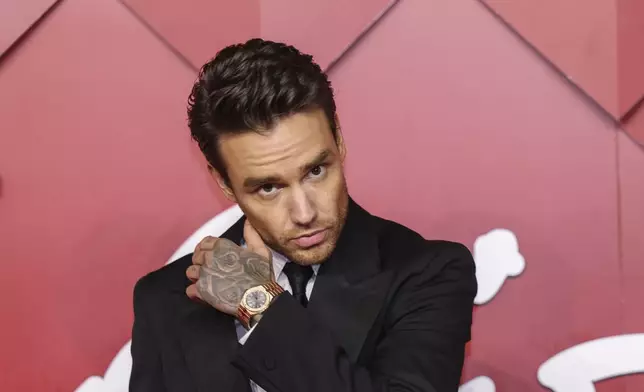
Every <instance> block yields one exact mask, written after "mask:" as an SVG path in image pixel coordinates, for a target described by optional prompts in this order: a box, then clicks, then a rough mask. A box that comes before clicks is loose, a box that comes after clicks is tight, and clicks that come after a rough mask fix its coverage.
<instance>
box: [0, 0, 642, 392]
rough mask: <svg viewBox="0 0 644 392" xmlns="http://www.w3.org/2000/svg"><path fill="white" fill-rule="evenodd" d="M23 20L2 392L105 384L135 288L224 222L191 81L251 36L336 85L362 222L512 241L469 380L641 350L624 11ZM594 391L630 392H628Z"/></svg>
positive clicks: (0, 223)
mask: <svg viewBox="0 0 644 392" xmlns="http://www.w3.org/2000/svg"><path fill="white" fill-rule="evenodd" d="M35 3H36V2H31V3H30V4H26V3H25V2H18V1H13V2H6V3H5V2H3V6H2V7H0V10H1V11H2V12H0V25H1V26H5V27H3V28H2V29H0V53H2V55H1V57H0V179H1V183H0V269H1V271H0V309H3V310H4V311H5V313H4V314H5V315H6V317H5V319H4V322H3V324H2V333H1V334H0V347H2V354H1V356H0V369H1V370H0V385H3V390H8V391H13V390H34V391H35V390H42V391H45V390H55V391H58V390H60V391H68V390H73V389H74V388H75V387H76V386H78V385H79V384H80V383H81V382H82V381H83V380H84V379H85V378H86V377H87V376H88V375H91V374H102V373H103V372H104V370H105V367H106V366H107V364H108V363H109V362H110V361H111V359H112V358H113V356H114V354H115V353H116V351H118V349H119V348H120V347H121V346H122V345H123V343H124V342H126V341H127V340H128V339H129V338H130V327H131V322H132V313H131V294H132V287H133V285H134V283H135V281H136V279H137V278H138V277H140V276H142V275H143V274H144V273H146V272H148V271H150V270H153V269H156V268H158V267H160V266H162V265H163V263H164V262H165V261H166V260H167V258H168V257H169V256H170V255H171V254H172V252H173V250H174V249H176V247H177V246H178V245H179V244H180V243H181V242H182V241H183V239H185V238H186V237H187V236H188V235H189V234H190V233H191V232H192V231H194V229H196V228H197V227H198V226H199V225H201V224H202V223H203V222H205V221H206V220H207V219H209V218H211V217H212V216H214V215H215V214H216V213H218V212H219V211H221V210H223V209H224V208H225V207H227V206H228V204H227V203H226V202H225V201H224V200H223V198H222V197H221V196H220V195H219V194H218V193H217V191H216V190H215V187H214V186H213V184H211V183H210V182H209V179H208V176H207V173H206V172H205V170H204V167H205V164H204V161H203V160H202V158H201V157H200V155H199V153H198V151H197V150H196V148H195V146H194V145H193V144H192V143H191V140H190V137H189V132H188V129H187V127H186V122H185V117H186V114H185V106H186V99H187V95H188V93H189V89H190V87H191V84H192V82H193V80H194V77H195V75H196V68H197V67H198V66H199V65H200V64H201V63H203V62H204V61H206V60H207V59H208V58H210V57H212V56H213V55H214V54H215V53H216V51H217V50H218V49H220V48H221V47H222V46H224V45H226V44H228V43H231V42H234V41H239V40H243V39H246V38H250V37H252V36H257V35H260V36H264V37H266V38H271V39H278V40H286V41H288V42H289V43H292V44H295V45H296V46H298V47H300V48H301V49H303V50H305V51H308V52H311V53H313V54H314V55H315V56H316V58H317V59H318V60H319V62H320V63H321V64H322V65H323V66H325V67H329V66H331V68H330V71H329V73H330V76H331V78H332V81H333V83H334V86H335V89H336V92H337V100H338V106H339V114H340V118H341V124H342V128H343V131H344V135H345V138H346V140H347V143H348V148H349V160H348V164H347V165H348V166H347V170H348V180H349V184H350V188H351V193H352V194H353V195H354V197H355V198H356V199H357V200H358V201H359V202H360V203H361V204H363V205H364V206H365V207H367V208H368V209H370V210H371V211H372V212H373V213H376V214H379V215H382V216H385V217H387V218H390V219H394V220H398V221H400V222H401V223H403V224H406V225H408V226H410V227H412V228H414V229H416V230H418V231H419V232H421V233H422V234H423V235H424V236H426V237H441V238H447V239H451V240H456V241H461V242H464V243H466V244H468V245H471V244H472V243H473V241H474V240H475V239H476V237H477V235H479V234H481V233H484V232H486V231H488V230H490V229H493V228H496V227H504V228H508V229H510V230H512V231H513V232H514V233H515V234H516V235H517V237H518V238H519V242H520V245H521V250H522V253H523V254H524V256H525V257H526V260H527V267H526V271H525V272H524V273H523V275H522V277H521V279H520V280H516V281H509V282H508V283H507V284H506V286H505V287H503V289H502V290H503V292H502V294H503V295H499V297H498V298H495V300H494V301H493V302H491V303H490V304H487V305H485V306H481V307H479V308H477V310H476V313H475V322H474V338H473V342H472V344H471V345H470V347H469V349H468V350H469V351H468V353H469V354H468V359H467V363H466V368H465V376H464V380H467V379H469V378H472V377H475V376H478V375H487V376H490V377H492V378H493V379H494V381H495V382H496V386H497V390H498V391H519V390H520V391H540V390H543V388H542V387H540V386H539V384H538V382H537V379H536V369H537V368H538V366H539V365H540V364H541V363H542V362H543V361H545V360H546V359H548V358H549V357H551V356H552V355H554V354H556V353H557V352H559V351H561V350H563V349H565V348H567V347H570V346H573V345H575V344H577V343H580V342H583V341H587V340H591V339H595V338H600V337H603V336H609V335H617V334H623V333H630V332H642V331H644V315H643V314H642V312H641V311H640V309H641V302H640V300H639V298H642V297H643V296H644V288H643V287H642V285H641V282H642V281H643V279H644V264H643V263H641V261H642V258H643V257H644V240H643V237H644V235H643V233H644V203H643V202H642V200H644V175H643V174H642V173H643V170H644V150H643V149H642V146H641V145H640V144H638V141H637V140H644V113H643V110H641V109H640V106H641V105H638V102H639V103H640V104H641V97H642V96H644V91H643V90H642V89H639V90H638V89H637V86H638V85H639V86H641V85H642V84H641V83H640V84H638V83H639V82H640V81H641V80H642V79H641V77H642V76H641V75H642V74H641V73H639V74H637V76H633V78H634V79H633V80H634V81H633V83H631V84H629V83H626V82H624V80H627V79H625V78H627V75H634V74H636V73H635V72H634V71H633V69H636V68H634V67H635V66H636V65H637V64H639V63H638V62H642V57H641V56H639V55H636V54H630V55H629V53H631V52H633V51H635V52H637V50H639V47H641V45H642V42H644V40H642V39H639V38H638V37H639V36H638V35H637V34H639V32H638V31H641V29H640V30H638V28H637V26H642V24H639V25H638V24H637V21H639V22H640V23H643V24H644V15H642V14H643V13H644V9H642V7H639V9H638V6H637V5H634V4H635V2H630V3H629V2H627V1H624V2H622V3H620V2H619V1H616V2H614V4H617V6H616V7H615V8H614V10H615V11H614V14H612V16H611V15H608V16H607V15H606V14H605V13H602V12H603V11H601V10H600V8H601V7H606V5H605V4H604V5H601V6H599V5H598V6H597V7H590V6H586V5H584V6H580V5H579V4H573V3H574V1H572V0H570V1H568V3H567V4H568V5H569V7H573V8H572V10H574V11H576V12H574V13H573V12H570V14H569V15H566V23H555V24H553V23H551V21H549V19H548V18H551V17H552V15H556V16H557V17H559V18H560V17H561V15H562V14H561V13H560V12H551V13H548V12H545V11H547V9H545V8H543V9H541V10H542V11H543V15H539V16H540V20H541V22H535V18H532V19H530V18H525V16H526V15H527V14H526V12H531V11H530V10H531V8H530V7H529V3H530V2H528V1H526V2H524V3H523V5H524V6H523V8H522V7H515V8H514V9H509V10H508V9H506V8H503V4H509V3H508V2H498V3H499V4H493V3H494V1H491V0H490V1H487V2H486V3H485V4H483V3H481V2H478V1H475V0H450V1H446V0H401V1H399V2H396V1H388V0H371V1H366V0H355V1H351V2H348V3H347V2H344V1H339V0H337V1H335V0H334V1H326V2H321V1H318V2H316V3H315V4H313V3H311V4H312V8H311V9H309V8H308V7H305V6H304V3H306V2H301V1H296V0H275V1H271V2H264V1H262V2H259V1H256V0H253V1H251V0H244V1H236V2H230V1H205V0H190V1H181V2H179V1H178V0H176V1H174V0H173V1H166V2H163V5H159V2H155V1H151V0H125V1H124V2H123V3H121V2H118V1H115V0H96V1H92V2H87V1H82V0H64V1H57V2H55V1H49V2H45V1H40V2H39V3H42V4H40V5H38V7H36V6H34V4H35ZM577 3H578V2H577ZM598 3H599V2H595V3H593V4H598ZM6 4H10V6H6ZM514 4H515V5H516V4H518V2H515V3H514ZM540 4H541V2H540ZM553 4H554V3H553ZM557 4H560V5H561V4H563V2H561V3H557ZM585 4H588V3H587V2H586V3H585ZM620 4H622V5H620ZM624 4H626V5H625V6H624ZM51 5H53V7H52V8H51V10H50V11H49V12H48V13H46V14H44V17H42V18H41V16H43V13H45V11H46V10H47V9H48V8H47V7H49V6H51ZM307 5H308V3H307ZM39 7H40V8H39ZM544 7H545V6H544ZM624 7H626V8H624ZM611 9H612V8H611ZM544 10H545V11H544ZM625 10H627V11H628V12H626V11H625ZM385 11H387V12H385ZM638 12H639V14H638ZM383 13H384V16H382V18H378V16H379V15H380V16H381V15H382V14H383ZM18 15H20V16H21V17H18ZM24 15H29V17H25V16H24ZM517 15H519V16H522V17H523V19H522V18H521V17H517ZM596 15H602V16H603V17H605V18H608V19H603V22H602V23H603V24H594V25H593V26H594V30H593V29H591V30H592V31H589V30H587V29H586V26H588V25H589V23H590V22H588V20H589V19H590V20H592V18H594V17H595V16H596ZM638 16H642V18H641V19H634V18H635V17H638ZM611 18H612V19H611ZM375 19H379V20H378V22H377V23H375V24H373V23H372V22H373V21H374V20H375ZM625 19H628V20H631V23H632V24H631V25H627V26H631V27H628V28H622V27H623V26H625V25H624V23H622V24H618V23H617V21H618V20H625ZM25 20H26V21H27V22H25ZM525 20H529V21H530V23H531V24H530V25H527V24H525V23H523V22H522V21H525ZM633 20H635V22H632V21H633ZM36 21H38V23H35V22H36ZM553 26H555V27H553ZM556 26H559V27H556ZM561 26H564V27H561ZM566 26H568V27H566ZM570 26H572V27H570ZM632 26H635V27H632ZM557 28H559V29H560V33H561V36H562V37H564V36H566V34H568V35H571V34H576V35H575V36H576V37H578V38H579V40H578V41H576V40H574V39H573V40H570V39H563V38H562V41H558V40H557V39H556V37H553V34H554V33H553V30H556V29H557ZM629 29H630V30H629ZM557 31H559V30H557ZM629 31H630V32H631V33H629ZM16 32H19V33H16ZM21 33H25V34H23V35H22V36H20V34H21ZM603 33H606V34H608V36H607V35H606V34H603ZM629 34H630V35H629ZM633 34H635V35H633ZM5 42H6V44H5ZM557 42H566V45H567V47H573V48H579V47H578V46H576V44H575V42H579V45H582V46H583V45H586V46H583V47H581V48H579V50H576V51H574V50H573V51H563V52H557V51H553V49H552V48H553V47H556V43H557ZM553 45H554V46H553ZM593 45H594V46H593ZM611 45H612V46H611ZM638 45H639V47H638ZM584 48H585V49H584ZM588 48H590V49H588ZM593 48H599V49H596V50H595V51H593ZM637 53H643V52H637ZM575 56H577V57H575ZM584 56H586V57H584ZM588 56H590V57H588ZM592 56H599V58H601V62H600V63H598V62H592V61H588V60H590V59H592V58H593V57H592ZM582 60H583V61H582ZM602 64H603V65H602ZM639 69H641V68H639ZM564 76H569V78H567V77H564ZM637 78H640V79H637ZM577 80H579V83H575V82H576V81H577ZM571 81H572V83H571ZM627 81H628V80H627ZM623 86H627V88H626V87H623ZM634 86H635V87H634ZM625 102H627V103H628V104H627V103H625ZM597 387H598V390H600V391H629V392H635V391H641V390H643V389H644V377H643V376H627V377H622V378H618V379H614V380H610V381H605V382H601V383H599V384H598V386H597Z"/></svg>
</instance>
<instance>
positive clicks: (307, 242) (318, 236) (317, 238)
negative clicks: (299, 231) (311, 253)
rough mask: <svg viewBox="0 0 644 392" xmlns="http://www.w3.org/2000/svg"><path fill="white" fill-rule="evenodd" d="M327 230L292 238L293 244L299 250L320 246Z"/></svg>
mask: <svg viewBox="0 0 644 392" xmlns="http://www.w3.org/2000/svg"><path fill="white" fill-rule="evenodd" d="M328 232H329V229H320V230H316V231H312V232H310V233H307V234H304V235H301V236H299V237H295V238H293V240H292V241H293V242H295V244H296V245H297V246H299V247H300V248H312V247H314V246H316V245H319V244H321V243H322V242H324V240H325V239H326V236H327V234H328Z"/></svg>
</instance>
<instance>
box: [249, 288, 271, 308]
mask: <svg viewBox="0 0 644 392" xmlns="http://www.w3.org/2000/svg"><path fill="white" fill-rule="evenodd" d="M267 300H268V298H267V297H266V293H265V292H263V291H262V290H256V291H252V292H250V293H248V295H247V296H246V306H248V308H250V309H260V308H261V307H262V306H264V305H265V304H266V301H267Z"/></svg>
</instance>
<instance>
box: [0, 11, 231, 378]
mask: <svg viewBox="0 0 644 392" xmlns="http://www.w3.org/2000/svg"><path fill="white" fill-rule="evenodd" d="M193 78H194V73H193V71H192V70H190V69H188V68H186V67H185V66H184V65H183V64H182V63H181V62H180V61H178V60H177V59H176V57H175V56H174V55H173V54H172V53H171V52H169V51H168V50H167V49H166V48H164V47H163V45H162V44H161V43H160V42H159V41H158V40H157V39H156V38H155V37H154V36H152V35H151V34H150V33H149V32H148V31H147V30H146V29H145V27H144V26H142V25H141V24H140V23H139V22H138V21H137V20H136V19H135V18H133V17H132V15H130V13H129V12H127V10H126V9H125V8H124V7H123V6H122V5H121V4H119V3H118V2H115V1H111V0H96V1H92V2H87V1H83V0H68V1H65V2H64V3H62V4H61V5H60V6H59V7H57V8H56V10H55V11H54V12H52V14H51V15H49V17H48V18H47V19H46V20H45V21H43V23H42V24H40V25H39V26H38V28H37V29H36V31H34V32H33V34H31V35H30V36H29V38H28V39H26V40H25V41H24V42H23V43H22V44H21V46H20V47H18V48H17V50H15V51H13V52H12V53H11V56H9V57H8V58H5V60H4V61H3V63H2V67H0V129H2V132H0V168H2V169H1V172H0V176H2V180H3V191H2V196H1V199H0V217H1V219H0V238H4V239H5V240H2V241H0V259H1V261H2V273H0V290H1V293H0V308H2V309H3V310H4V311H5V312H8V314H9V315H11V316H10V317H9V318H8V319H5V321H4V322H3V327H2V332H3V333H2V334H0V347H2V355H1V356H0V369H2V371H1V372H0V385H2V388H1V389H2V390H4V391H52V390H58V391H71V390H73V389H74V388H75V387H77V386H78V385H79V384H80V382H81V381H82V380H83V379H85V377H87V376H88V375H90V374H103V372H104V371H105V368H106V366H107V364H108V363H109V361H110V360H111V359H112V358H113V356H114V354H115V353H116V352H117V350H118V349H119V348H120V347H121V346H122V345H123V343H124V342H126V341H127V340H128V339H129V338H130V331H131V325H132V324H131V323H132V316H131V309H132V305H131V303H132V288H133V285H134V283H135V281H136V279H137V278H139V277H140V276H142V275H143V274H145V273H147V272H149V271H151V270H153V269H156V268H158V267H160V266H162V265H163V263H164V262H165V261H166V260H167V258H168V257H169V256H170V255H171V254H172V252H173V251H174V250H175V248H176V246H177V245H178V243H180V241H181V240H182V239H183V238H186V237H187V236H188V234H189V233H191V231H192V230H193V229H194V228H195V227H197V226H199V225H200V224H201V223H202V222H204V221H205V220H206V219H207V218H210V217H211V216H213V215H214V214H215V213H216V212H219V211H220V210H221V209H223V208H224V207H225V206H226V205H227V204H225V203H223V202H221V201H220V200H218V199H215V197H214V196H213V195H214V192H213V190H212V189H210V188H209V185H208V184H209V182H208V178H207V174H206V172H205V170H202V168H203V167H204V163H203V161H202V160H201V159H200V158H199V157H198V155H197V154H196V153H195V151H194V148H193V144H192V142H191V140H190V136H189V132H188V130H187V127H186V123H185V118H186V112H185V106H186V99H187V95H188V93H189V89H190V87H191V84H192V80H193Z"/></svg>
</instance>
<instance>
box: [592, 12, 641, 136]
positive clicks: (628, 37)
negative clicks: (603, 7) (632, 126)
mask: <svg viewBox="0 0 644 392" xmlns="http://www.w3.org/2000/svg"><path fill="white" fill-rule="evenodd" d="M587 3H589V2H587ZM617 38H618V40H617V56H618V57H617V66H618V69H617V75H618V82H619V104H620V108H619V109H620V113H621V114H622V115H624V114H626V113H628V112H629V111H634V110H642V108H634V107H633V105H636V104H637V102H639V101H640V100H641V99H644V1H642V0H617ZM640 140H641V141H642V144H643V145H644V136H642V138H641V139H640Z"/></svg>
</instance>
